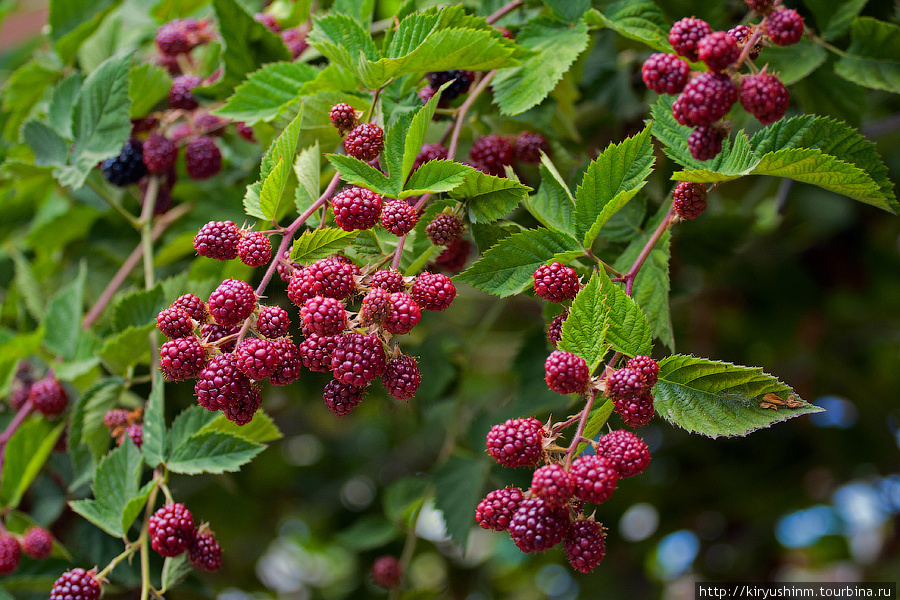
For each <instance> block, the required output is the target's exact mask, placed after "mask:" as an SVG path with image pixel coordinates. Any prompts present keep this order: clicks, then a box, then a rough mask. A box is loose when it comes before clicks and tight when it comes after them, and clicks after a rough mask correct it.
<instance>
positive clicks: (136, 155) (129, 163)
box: [100, 138, 147, 187]
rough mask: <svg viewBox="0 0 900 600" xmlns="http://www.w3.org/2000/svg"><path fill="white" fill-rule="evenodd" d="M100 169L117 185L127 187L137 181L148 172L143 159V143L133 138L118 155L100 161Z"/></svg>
mask: <svg viewBox="0 0 900 600" xmlns="http://www.w3.org/2000/svg"><path fill="white" fill-rule="evenodd" d="M100 169H101V170H102V171H103V177H105V178H106V180H107V181H108V182H110V183H111V184H113V185H115V186H118V187H125V186H128V185H131V184H132V183H137V182H138V180H140V178H141V177H143V176H144V175H146V174H147V167H146V166H145V165H144V160H143V144H141V142H140V141H139V140H137V139H135V138H131V139H130V140H128V141H127V142H125V146H123V147H122V151H121V152H119V154H118V156H113V157H112V158H107V159H106V160H104V161H103V162H102V163H100Z"/></svg>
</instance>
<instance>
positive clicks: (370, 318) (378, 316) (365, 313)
mask: <svg viewBox="0 0 900 600" xmlns="http://www.w3.org/2000/svg"><path fill="white" fill-rule="evenodd" d="M390 314H391V293H390V292H389V291H387V290H383V289H381V288H377V287H376V288H372V289H371V290H370V291H369V293H368V294H366V295H365V296H364V297H363V299H362V305H361V306H360V308H359V318H360V322H361V323H362V324H363V325H365V326H368V325H375V324H379V323H383V322H384V320H385V319H387V318H388V316H390Z"/></svg>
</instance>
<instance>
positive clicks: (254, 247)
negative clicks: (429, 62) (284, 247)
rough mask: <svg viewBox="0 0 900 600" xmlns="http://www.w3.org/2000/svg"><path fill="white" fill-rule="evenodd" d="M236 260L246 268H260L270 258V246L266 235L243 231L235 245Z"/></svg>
mask: <svg viewBox="0 0 900 600" xmlns="http://www.w3.org/2000/svg"><path fill="white" fill-rule="evenodd" d="M237 252H238V258H239V259H240V260H241V262H242V263H244V264H245V265H247V266H248V267H261V266H263V265H265V264H268V262H269V259H271V258H272V244H271V242H269V238H268V237H266V234H264V233H260V232H259V231H245V232H243V234H242V235H241V239H240V241H239V242H238V245H237Z"/></svg>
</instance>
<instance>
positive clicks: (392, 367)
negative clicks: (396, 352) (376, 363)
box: [381, 354, 422, 400]
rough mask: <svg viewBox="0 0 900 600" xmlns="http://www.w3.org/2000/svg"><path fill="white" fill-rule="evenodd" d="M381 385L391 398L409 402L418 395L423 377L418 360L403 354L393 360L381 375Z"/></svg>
mask: <svg viewBox="0 0 900 600" xmlns="http://www.w3.org/2000/svg"><path fill="white" fill-rule="evenodd" d="M381 383H382V385H384V389H385V390H386V391H387V393H388V394H390V395H391V397H393V398H396V399H397V400H409V399H410V398H412V397H413V396H415V395H416V391H417V390H418V389H419V384H421V383H422V376H421V375H420V374H419V365H418V364H416V360H415V359H414V358H413V357H411V356H409V355H407V354H403V355H401V356H398V357H397V358H394V359H392V360H391V361H390V362H389V363H388V364H387V366H386V367H385V368H384V373H382V374H381Z"/></svg>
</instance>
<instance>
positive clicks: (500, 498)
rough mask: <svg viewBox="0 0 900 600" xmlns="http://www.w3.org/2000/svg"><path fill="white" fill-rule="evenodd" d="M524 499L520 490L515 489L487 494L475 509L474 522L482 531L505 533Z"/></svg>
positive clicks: (510, 488) (509, 488) (505, 489)
mask: <svg viewBox="0 0 900 600" xmlns="http://www.w3.org/2000/svg"><path fill="white" fill-rule="evenodd" d="M524 498H525V495H524V494H523V493H522V490H520V489H519V488H515V487H508V488H503V489H500V490H494V491H492V492H488V495H487V496H485V497H484V500H482V501H481V502H479V503H478V506H477V507H476V508H475V520H476V521H477V522H478V524H479V525H480V526H481V528H482V529H493V530H494V531H506V530H508V529H509V524H510V523H511V522H512V517H513V514H515V512H516V511H517V510H518V509H519V504H520V503H521V502H522V500H523V499H524Z"/></svg>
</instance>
